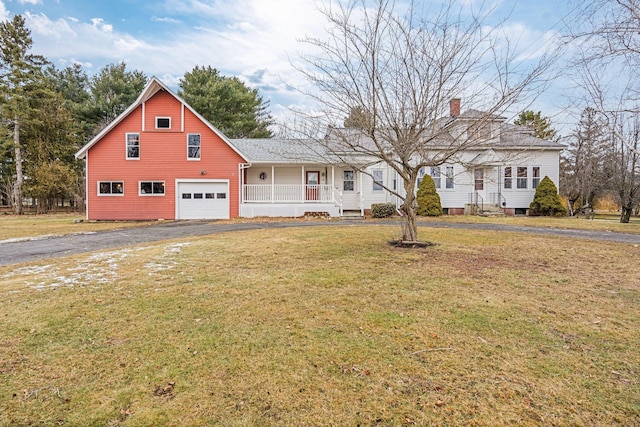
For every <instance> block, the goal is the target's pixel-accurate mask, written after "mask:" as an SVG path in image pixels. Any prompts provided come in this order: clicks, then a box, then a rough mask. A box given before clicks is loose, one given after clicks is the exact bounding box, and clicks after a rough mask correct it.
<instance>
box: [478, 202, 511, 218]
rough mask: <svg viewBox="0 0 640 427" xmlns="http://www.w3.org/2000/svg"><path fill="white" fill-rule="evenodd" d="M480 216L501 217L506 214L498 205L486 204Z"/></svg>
mask: <svg viewBox="0 0 640 427" xmlns="http://www.w3.org/2000/svg"><path fill="white" fill-rule="evenodd" d="M478 215H479V216H484V217H500V216H505V213H504V210H502V208H500V206H498V205H491V204H485V205H484V206H483V207H482V211H480V212H479V213H478Z"/></svg>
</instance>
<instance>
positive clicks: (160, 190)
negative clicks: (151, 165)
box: [139, 181, 164, 196]
mask: <svg viewBox="0 0 640 427" xmlns="http://www.w3.org/2000/svg"><path fill="white" fill-rule="evenodd" d="M139 194H140V195H141V196H164V181H140V193H139Z"/></svg>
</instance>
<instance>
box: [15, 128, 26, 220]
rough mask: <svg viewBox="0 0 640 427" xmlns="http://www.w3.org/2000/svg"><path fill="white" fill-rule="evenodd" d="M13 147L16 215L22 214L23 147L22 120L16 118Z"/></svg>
mask: <svg viewBox="0 0 640 427" xmlns="http://www.w3.org/2000/svg"><path fill="white" fill-rule="evenodd" d="M13 148H14V152H15V160H16V182H15V184H14V186H13V210H14V213H15V214H16V215H22V184H23V183H24V176H23V173H22V149H21V148H20V121H19V120H18V119H17V118H16V119H15V122H14V128H13Z"/></svg>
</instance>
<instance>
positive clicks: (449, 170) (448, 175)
mask: <svg viewBox="0 0 640 427" xmlns="http://www.w3.org/2000/svg"><path fill="white" fill-rule="evenodd" d="M444 173H445V187H446V188H453V166H446V167H445V169H444Z"/></svg>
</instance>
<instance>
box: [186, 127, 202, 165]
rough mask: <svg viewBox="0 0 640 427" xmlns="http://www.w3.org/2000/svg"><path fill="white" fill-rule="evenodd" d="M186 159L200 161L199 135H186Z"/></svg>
mask: <svg viewBox="0 0 640 427" xmlns="http://www.w3.org/2000/svg"><path fill="white" fill-rule="evenodd" d="M187 159H189V160H200V134H199V133H190V134H188V135H187Z"/></svg>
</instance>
